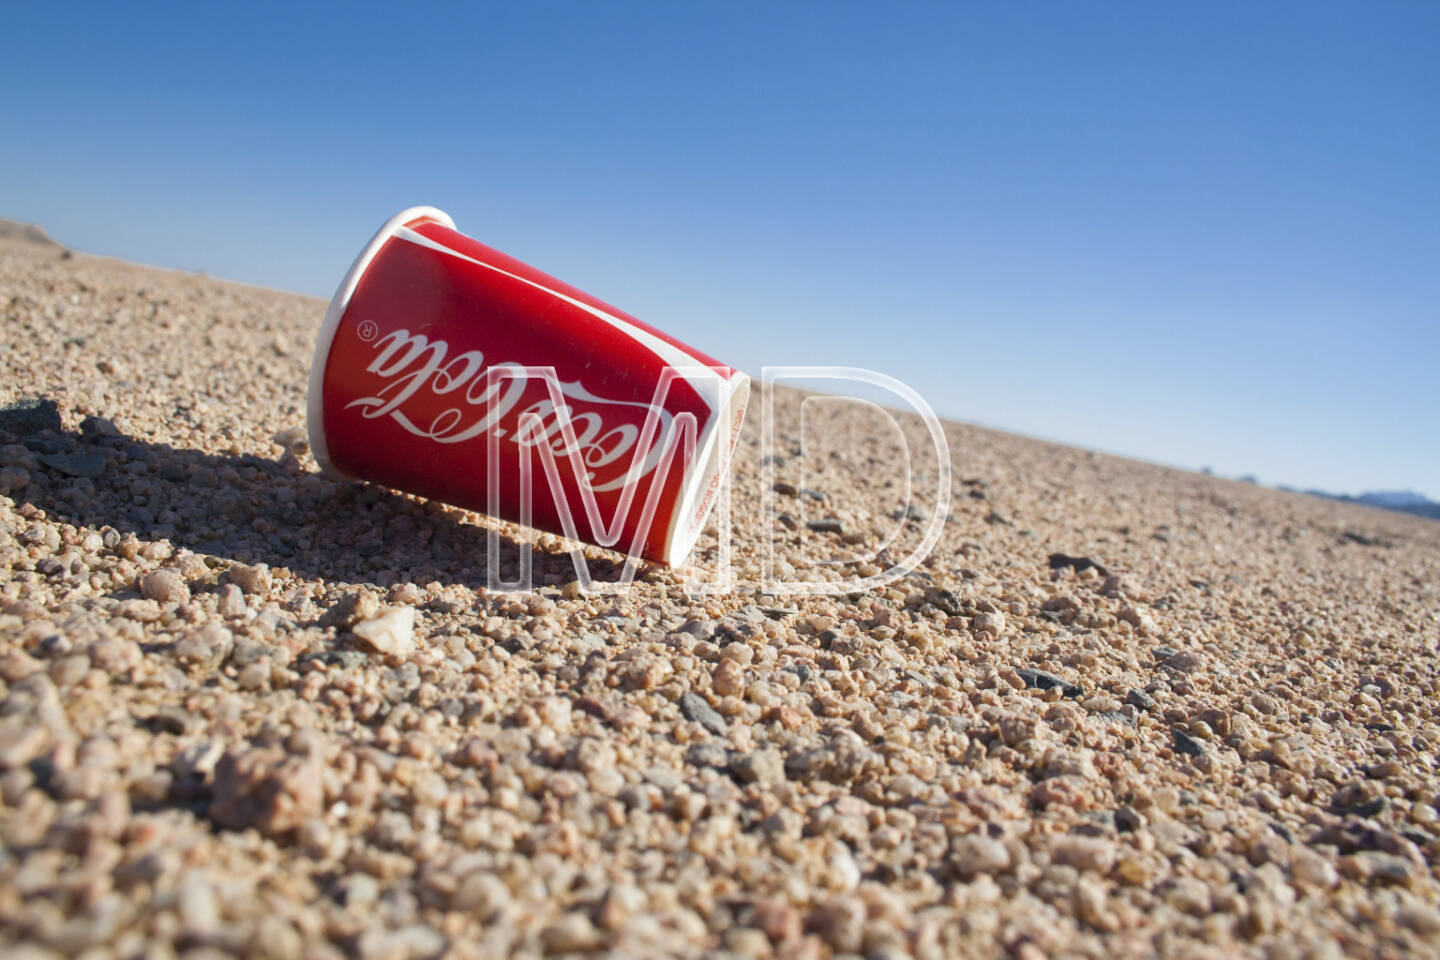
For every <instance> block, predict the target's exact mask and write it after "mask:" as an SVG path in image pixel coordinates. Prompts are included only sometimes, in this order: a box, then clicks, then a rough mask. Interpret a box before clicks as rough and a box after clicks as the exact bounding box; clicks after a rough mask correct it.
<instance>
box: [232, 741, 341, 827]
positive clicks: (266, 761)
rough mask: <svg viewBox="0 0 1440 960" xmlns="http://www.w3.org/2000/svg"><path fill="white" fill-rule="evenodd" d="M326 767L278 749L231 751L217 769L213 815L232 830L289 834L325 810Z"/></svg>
mask: <svg viewBox="0 0 1440 960" xmlns="http://www.w3.org/2000/svg"><path fill="white" fill-rule="evenodd" d="M323 781H324V777H323V771H322V770H321V768H320V765H319V763H318V762H316V761H314V760H313V759H311V758H308V757H307V758H301V757H287V756H286V755H285V754H284V753H282V752H281V751H280V750H278V749H274V748H267V749H255V750H246V751H243V752H240V753H228V754H226V755H225V756H224V757H223V758H222V759H221V760H220V763H219V764H218V765H217V766H216V767H215V788H214V799H213V800H212V801H211V804H210V816H211V818H212V819H213V820H214V821H215V822H216V823H218V824H220V826H222V827H228V828H229V829H232V830H244V829H246V828H248V827H254V828H256V829H257V830H259V831H260V832H261V833H265V834H268V835H271V836H276V835H280V834H285V833H288V832H289V831H291V830H294V829H296V828H297V827H299V826H301V825H302V824H303V823H305V822H306V821H307V820H310V819H312V818H314V817H318V816H320V815H321V813H322V812H323V802H324V796H325V795H324V790H323Z"/></svg>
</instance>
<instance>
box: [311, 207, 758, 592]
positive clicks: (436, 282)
mask: <svg viewBox="0 0 1440 960" xmlns="http://www.w3.org/2000/svg"><path fill="white" fill-rule="evenodd" d="M749 383H750V381H749V378H748V377H747V376H745V374H743V373H741V372H739V371H738V370H734V369H732V368H731V367H728V366H726V365H724V364H722V363H719V362H717V361H715V360H713V359H711V358H710V357H708V356H706V355H705V354H703V353H700V352H699V351H698V350H695V349H694V348H693V347H690V346H687V345H686V344H684V343H681V342H680V341H679V340H676V339H675V338H674V337H671V336H669V335H667V334H665V333H662V332H660V331H659V330H656V329H655V328H654V327H651V326H649V325H647V324H645V323H642V322H640V321H639V320H637V319H635V318H634V317H632V316H630V315H629V314H626V313H623V312H622V311H620V310H616V309H615V308H614V307H612V306H609V305H608V304H605V303H602V302H601V301H599V300H597V299H595V298H594V297H592V296H590V295H589V294H587V293H584V292H582V291H580V290H577V289H575V288H574V287H572V286H570V285H569V284H566V283H563V282H562V281H560V280H557V279H555V278H554V277H551V276H548V275H546V274H544V273H541V272H540V271H539V270H536V269H535V268H534V267H530V266H527V265H526V264H523V263H521V262H520V261H518V260H515V259H514V258H512V257H507V256H506V255H505V254H503V253H500V252H499V251H498V250H494V249H491V248H490V247H487V246H485V245H484V244H483V243H480V242H479V241H478V240H474V239H472V238H470V237H467V236H466V235H465V234H463V233H460V232H459V231H458V230H456V229H455V224H454V222H453V221H452V220H451V219H450V217H448V216H447V215H446V214H444V213H442V212H440V211H439V210H436V209H434V208H432V207H412V208H411V209H409V210H406V211H404V212H403V213H401V214H399V215H398V216H396V217H394V218H392V219H391V220H389V221H388V222H387V223H386V224H385V225H384V226H382V227H381V228H380V231H379V232H378V233H376V234H375V236H374V238H372V239H371V241H370V243H369V244H367V245H366V247H365V249H364V250H363V251H362V252H361V253H360V256H359V258H358V259H357V260H356V261H355V263H354V264H353V265H352V266H351V267H350V272H349V273H347V274H346V275H345V279H344V281H342V282H341V284H340V289H339V290H338V291H337V292H336V294H335V298H334V299H333V300H332V301H331V302H330V308H329V310H328V311H326V314H325V323H324V326H323V327H322V328H321V330H320V337H319V342H318V343H317V345H316V348H315V363H314V366H313V367H312V369H311V372H310V391H309V401H308V407H309V416H308V419H309V429H310V447H311V449H312V450H313V451H314V454H315V458H316V460H318V461H319V463H320V466H321V468H322V469H323V470H325V472H326V473H328V474H330V475H332V476H337V477H341V478H349V479H362V480H369V481H373V482H375V483H380V484H384V485H385V486H388V487H394V488H396V489H399V490H405V491H408V492H410V493H415V494H420V495H422V496H426V497H430V498H433V499H436V500H441V501H444V502H445V503H451V504H455V505H456V506H461V507H465V508H468V509H472V510H477V511H480V512H482V513H488V514H490V515H492V516H496V517H500V518H503V519H506V520H512V521H516V522H519V523H523V524H527V525H529V526H533V527H537V528H539V529H542V530H547V531H550V532H552V533H556V534H560V535H562V536H567V537H571V538H574V539H578V540H584V541H587V542H589V543H593V544H597V545H599V546H602V547H608V548H611V549H614V550H618V551H620V552H621V553H626V554H630V555H632V556H640V557H643V558H645V559H647V560H652V561H657V562H660V563H665V564H672V565H673V564H678V563H680V562H681V561H683V560H684V559H685V557H686V556H687V555H688V554H689V553H690V551H691V549H692V548H693V547H694V545H695V541H696V540H697V539H698V538H699V536H700V531H701V530H702V529H703V528H704V526H705V518H706V517H707V515H708V514H709V513H710V509H711V507H712V506H713V505H714V503H715V498H716V493H717V491H718V489H719V488H720V484H721V481H722V480H723V478H724V476H725V472H726V471H727V470H728V469H729V463H730V455H731V453H732V451H733V449H734V444H735V439H736V436H737V435H738V431H739V428H740V422H741V420H742V418H743V417H744V414H745V401H746V398H747V396H748V395H749Z"/></svg>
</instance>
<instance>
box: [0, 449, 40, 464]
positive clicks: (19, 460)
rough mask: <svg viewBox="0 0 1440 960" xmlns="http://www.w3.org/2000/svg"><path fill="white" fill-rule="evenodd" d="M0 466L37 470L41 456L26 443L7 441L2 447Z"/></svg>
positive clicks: (0, 450)
mask: <svg viewBox="0 0 1440 960" xmlns="http://www.w3.org/2000/svg"><path fill="white" fill-rule="evenodd" d="M0 466H5V467H20V468H21V469H22V470H35V469H38V468H39V466H40V458H39V457H37V456H35V454H34V453H33V452H32V451H31V450H30V448H29V447H27V446H25V445H24V444H21V443H7V444H5V445H4V446H3V447H0Z"/></svg>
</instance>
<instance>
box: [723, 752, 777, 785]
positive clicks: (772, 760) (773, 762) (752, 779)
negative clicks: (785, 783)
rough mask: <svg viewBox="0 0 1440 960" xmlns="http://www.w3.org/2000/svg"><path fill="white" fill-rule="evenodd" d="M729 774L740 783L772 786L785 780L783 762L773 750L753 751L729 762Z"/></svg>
mask: <svg viewBox="0 0 1440 960" xmlns="http://www.w3.org/2000/svg"><path fill="white" fill-rule="evenodd" d="M730 772H731V773H732V774H733V775H734V777H735V779H736V780H738V781H740V782H741V783H761V784H774V783H779V782H781V781H782V780H784V779H785V762H784V761H783V760H782V759H781V758H780V754H779V753H778V752H777V751H775V750H755V751H752V752H750V753H747V754H743V755H741V756H738V757H736V758H735V759H734V760H732V761H730Z"/></svg>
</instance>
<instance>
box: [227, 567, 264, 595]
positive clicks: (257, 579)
mask: <svg viewBox="0 0 1440 960" xmlns="http://www.w3.org/2000/svg"><path fill="white" fill-rule="evenodd" d="M229 576H230V582H231V583H233V584H235V585H236V586H237V587H239V588H240V589H241V590H243V591H245V593H246V594H249V595H251V596H255V595H259V596H262V597H263V596H265V595H266V594H268V593H269V592H270V567H269V566H268V565H267V564H263V563H257V564H255V565H254V566H248V565H246V564H243V563H237V564H236V565H235V566H233V567H231V568H230V573H229Z"/></svg>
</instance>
